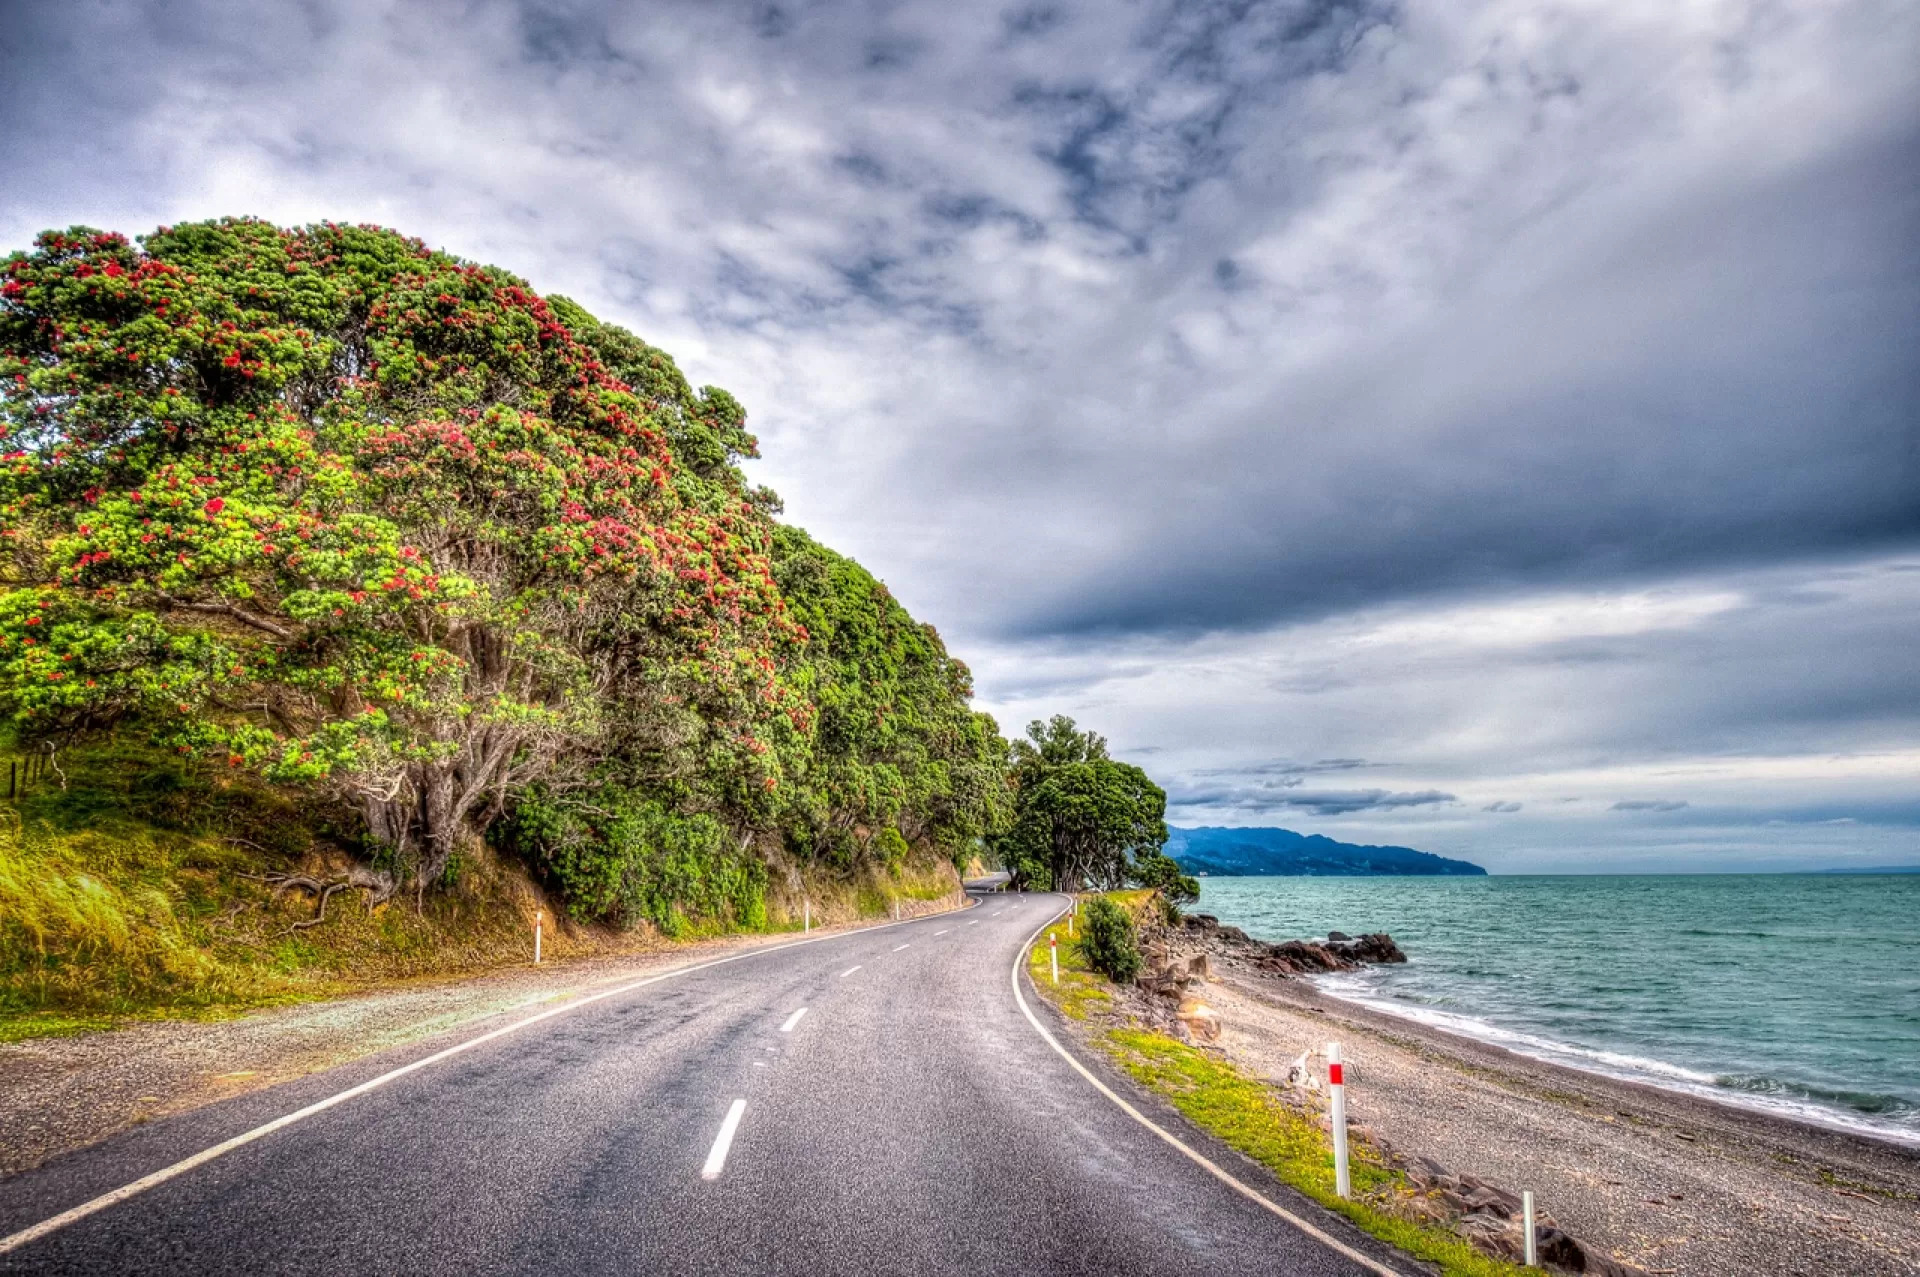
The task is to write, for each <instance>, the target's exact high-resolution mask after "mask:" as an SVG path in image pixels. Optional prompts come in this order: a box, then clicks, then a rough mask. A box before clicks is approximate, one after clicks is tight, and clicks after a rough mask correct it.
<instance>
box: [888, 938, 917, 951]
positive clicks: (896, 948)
mask: <svg viewBox="0 0 1920 1277" xmlns="http://www.w3.org/2000/svg"><path fill="white" fill-rule="evenodd" d="M911 948H913V942H912V941H911V940H909V941H908V942H907V943H906V944H903V945H896V946H895V947H894V950H893V951H894V952H895V953H898V952H900V950H902V949H911Z"/></svg>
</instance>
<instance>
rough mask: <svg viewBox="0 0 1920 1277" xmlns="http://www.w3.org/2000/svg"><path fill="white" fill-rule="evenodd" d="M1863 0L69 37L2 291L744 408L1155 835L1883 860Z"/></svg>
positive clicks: (953, 10) (788, 11) (101, 11)
mask: <svg viewBox="0 0 1920 1277" xmlns="http://www.w3.org/2000/svg"><path fill="white" fill-rule="evenodd" d="M1916 66H1920V6H1916V5H1915V4H1913V3H1912V0H1858V2H1838V3H1822V2H1820V0H1795V2H1793V3H1781V2H1779V0H1753V2H1738V0H1725V2H1719V0H1591V2H1568V3H1524V2H1521V0H1487V2H1475V0H1446V2H1445V3H1431V4H1426V5H1416V6H1400V5H1392V4H1369V3H1280V4H1264V3H1259V2H1258V0H1233V2H1231V3H1228V2H1225V0H1221V2H1200V0H1178V2H1177V3H1107V4H1096V3H1057V4H1054V3H1035V4H1013V5H1006V6H1002V5H996V4H993V3H981V4H956V3H953V2H952V0H924V2H921V0H915V2H909V3H877V2H876V3H866V4H859V3H829V2H826V0H819V2H805V0H793V2H781V3H737V4H736V3H725V2H723V0H693V2H689V3H685V4H673V3H620V4H612V3H600V4H594V3H560V2H555V3H532V2H528V3H471V4H433V3H422V2H419V0H413V2H410V3H396V2H375V0H303V2H301V3H288V4H271V3H262V2H251V0H250V2H245V3H231V4H218V3H193V2H191V0H167V2H166V3H160V2H159V0H155V2H154V3H149V4H134V3H100V2H96V0H57V2H46V3H26V2H22V0H15V3H11V4H9V5H7V6H6V7H5V10H4V21H3V22H0V173H3V174H4V180H3V181H0V248H7V249H11V248H18V247H24V246H26V245H27V244H28V242H29V241H30V240H31V237H32V235H33V234H34V233H35V232H36V231H38V230H40V229H43V228H45V227H50V226H65V225H68V224H72V223H86V224H91V225H95V226H101V227H108V228H112V229H116V230H121V231H126V232H129V233H134V232H141V231H145V230H149V229H151V228H153V227H154V226H157V225H160V224H163V223H168V222H175V221H180V220H184V219H188V218H200V217H209V216H216V215H219V214H224V213H247V214H254V215H258V216H262V217H268V218H273V219H276V220H278V221H280V222H283V223H292V222H302V221H310V220H318V219H322V218H329V219H336V220H347V221H372V222H380V223H384V224H387V225H391V226H394V227H397V228H400V229H402V230H404V231H406V232H408V233H410V234H414V235H418V236H420V237H422V238H424V239H425V240H427V241H428V242H429V243H431V244H433V245H435V246H437V247H443V248H445V249H447V250H449V251H451V252H454V253H457V254H460V255H462V256H464V257H468V258H471V259H475V260H479V261H484V262H490V263H495V264H499V265H502V266H505V267H507V268H509V269H511V270H513V271H515V272H517V273H519V274H521V275H524V276H525V277H527V278H528V279H529V280H531V281H532V282H533V283H534V285H535V286H536V287H538V288H540V289H542V290H543V291H548V292H562V293H566V294H568V295H569V296H572V297H573V298H575V299H576V300H578V301H580V302H581V303H583V304H584V305H586V306H587V307H588V308H589V309H591V310H593V311H595V312H596V313H598V314H600V315H602V316H604V317H606V318H609V319H612V320H615V321H617V322H619V323H621V324H624V325H627V326H628V327H631V328H633V329H634V330H636V331H638V332H639V333H641V334H643V335H644V336H646V337H647V338H648V339H650V340H652V341H654V342H655V343H656V344H659V345H661V346H663V347H665V348H666V349H668V350H669V351H671V352H673V353H674V354H675V355H676V356H677V357H678V358H679V360H680V362H681V364H682V366H683V367H685V368H686V370H687V371H688V373H689V375H690V376H691V377H692V378H693V379H694V380H695V382H696V384H699V383H712V384H717V385H721V386H725V387H727V388H728V389H730V390H732V391H734V392H735V393H736V394H738V395H740V397H741V398H742V399H743V400H744V401H745V402H746V404H747V405H748V408H749V410H750V412H751V413H752V416H753V426H754V428H755V429H756V431H757V432H758V433H759V435H760V437H761V440H762V446H763V450H764V451H765V454H766V457H765V459H764V460H763V461H761V462H758V463H755V465H754V475H755V478H756V479H758V480H760V481H762V482H766V483H769V484H771V485H772V486H773V487H775V488H777V489H778V490H779V491H780V492H781V493H782V494H783V495H784V496H785V497H786V499H787V514H788V517H789V518H791V519H792V520H794V521H795V522H798V523H800V524H802V525H804V526H806V527H808V528H809V529H810V530H812V531H814V532H815V533H816V534H817V535H819V536H821V537H822V538H823V539H825V540H827V541H828V542H829V543H831V544H833V545H835V546H837V547H838V548H840V549H842V550H844V551H846V552H848V553H851V554H853V555H855V556H856V557H858V558H859V559H860V560H862V561H863V562H864V563H866V564H867V565H868V566H869V567H870V568H872V569H873V570H874V571H875V572H876V573H877V574H879V575H880V576H882V577H883V578H885V579H886V580H887V581H888V583H889V584H890V585H891V586H892V587H893V588H894V590H895V592H896V593H897V594H898V595H899V596H900V597H901V598H902V599H903V600H904V601H905V602H906V603H907V604H908V606H909V607H911V608H912V609H913V610H914V612H915V613H916V614H917V615H919V616H920V617H922V618H923V619H926V620H929V621H931V622H933V623H934V624H935V625H937V626H938V627H939V629H940V631H941V633H942V634H943V635H944V636H945V637H946V639H947V641H948V643H949V645H950V646H952V647H953V648H954V649H955V650H956V652H957V653H958V654H959V655H961V656H962V657H964V658H965V659H967V660H968V661H969V662H970V663H971V664H973V666H974V668H975V670H976V673H977V674H978V677H979V687H980V693H981V698H982V702H983V704H984V706H985V707H986V708H988V709H990V710H992V711H993V712H994V713H996V714H997V715H999V717H1000V719H1001V723H1002V726H1003V727H1004V728H1006V729H1007V730H1009V731H1015V730H1017V729H1018V728H1019V727H1020V726H1021V725H1022V724H1023V723H1024V722H1025V721H1026V720H1027V719H1029V718H1031V717H1034V716H1037V715H1042V714H1046V713H1052V712H1056V711H1064V712H1067V713H1070V714H1073V715H1075V716H1076V717H1078V718H1079V719H1081V720H1082V721H1083V722H1084V723H1086V724H1088V725H1091V726H1093V727H1095V728H1097V729H1099V730H1101V731H1104V732H1105V733H1107V734H1108V736H1109V737H1110V738H1111V739H1112V741H1113V744H1114V746H1115V748H1116V750H1117V751H1118V752H1120V753H1121V754H1122V755H1123V756H1124V757H1127V758H1129V759H1132V760H1134V761H1137V762H1140V763H1141V764H1143V765H1144V766H1146V767H1147V768H1148V770H1149V771H1150V772H1151V773H1152V774H1153V775H1154V776H1155V777H1156V778H1157V779H1158V780H1160V781H1161V783H1162V784H1164V785H1165V786H1166V787H1167V789H1168V791H1169V793H1170V794H1171V796H1172V800H1173V803H1174V807H1173V810H1172V812H1171V816H1172V818H1173V819H1174V820H1175V821H1176V823H1182V824H1202V823H1205V824H1240V825H1247V824H1275V825H1283V826H1286V827H1288V828H1293V829H1300V830H1306V831H1313V832H1322V833H1327V834H1329V835H1332V836H1334V837H1339V838H1345V839H1349V840H1359V841H1376V842H1379V841H1390V842H1397V843H1403V844H1407V845H1411V846H1415V847H1419V848H1422V849H1425V850H1430V851H1436V852H1441V853H1444V854H1452V855H1463V856H1467V857H1470V858H1472V859H1475V860H1478V861H1480V862H1481V863H1483V864H1486V865H1487V866H1489V867H1490V868H1493V869H1496V870H1503V871H1526V870H1531V869H1546V870H1607V869H1620V870H1662V869H1675V870H1683V869H1684V870H1698V869H1722V868H1724V869H1748V868H1769V867H1783V868H1791V867H1801V866H1807V865H1824V864H1842V863H1854V864H1870V863H1897V862H1920V644H1916V642H1915V630H1916V620H1920V340H1916V339H1920V76H1916V74H1915V71H1914V68H1915V67H1916Z"/></svg>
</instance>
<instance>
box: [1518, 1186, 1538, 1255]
mask: <svg viewBox="0 0 1920 1277" xmlns="http://www.w3.org/2000/svg"><path fill="white" fill-rule="evenodd" d="M1520 1228H1521V1230H1522V1233H1523V1236H1524V1238H1525V1245H1526V1256H1527V1267H1529V1268H1538V1267H1539V1266H1540V1252H1539V1250H1538V1249H1537V1243H1536V1242H1535V1241H1534V1239H1533V1190H1532V1189H1527V1190H1526V1191H1525V1192H1523V1193H1521V1194H1520Z"/></svg>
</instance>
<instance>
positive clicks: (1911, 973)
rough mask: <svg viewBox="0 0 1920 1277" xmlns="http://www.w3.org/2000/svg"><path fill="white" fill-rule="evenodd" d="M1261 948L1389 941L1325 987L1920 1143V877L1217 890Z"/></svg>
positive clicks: (1491, 881) (1247, 882)
mask: <svg viewBox="0 0 1920 1277" xmlns="http://www.w3.org/2000/svg"><path fill="white" fill-rule="evenodd" d="M1194 908H1195V909H1196V910H1198V911H1200V912H1204V913H1211V914H1216V915H1218V916H1219V918H1220V920H1221V921H1222V922H1229V923H1232V924H1234V925H1235V926H1238V927H1240V928H1242V929H1243V930H1245V931H1246V932H1247V933H1248V934H1249V935H1253V936H1257V937H1259V938H1261V939H1263V940H1285V939H1293V938H1308V937H1318V936H1324V935H1326V933H1327V932H1328V931H1330V930H1338V931H1345V932H1347V933H1348V934H1350V935H1359V934H1360V933H1362V932H1366V931H1387V932H1391V933H1392V935H1393V937H1394V939H1395V940H1396V941H1398V942H1399V944H1400V947H1401V948H1402V949H1404V950H1406V952H1407V956H1408V959H1409V961H1408V963H1407V965H1406V966H1404V967H1401V966H1393V967H1377V968H1372V969H1369V970H1367V971H1364V972H1359V973H1353V974H1341V975H1336V976H1326V977H1322V978H1321V980H1320V981H1319V983H1320V984H1321V987H1322V988H1324V989H1325V990H1326V991H1327V992H1328V993H1331V994H1335V995H1338V996H1340V997H1345V998H1351V999H1354V1000H1357V1001H1360V1002H1365V1003H1368V1004H1370V1005H1373V1006H1376V1007H1378V1008H1380V1009H1381V1010H1385V1011H1392V1012H1395V1013H1397V1014H1400V1015H1404V1016H1409V1017H1412V1018H1414V1019H1419V1020H1424V1021H1427V1022H1428V1023H1431V1024H1435V1025H1438V1026H1441V1027H1444V1028H1449V1029H1452V1030H1454V1031H1456V1032H1461V1033H1467V1034H1470V1035H1472V1036H1474V1037H1477V1038H1481V1039H1483V1040H1486V1041H1489V1042H1494V1043H1497V1044H1499V1045H1501V1046H1505V1047H1507V1048H1509V1049H1511V1050H1514V1051H1519V1052H1522V1053H1525V1054H1528V1055H1533V1056H1537V1057H1540V1058H1542V1059H1547V1060H1552V1061H1554V1062H1556V1063H1560V1064H1565V1065H1571V1066H1573V1067H1576V1068H1583V1069H1588V1070H1592V1071H1595V1072H1601V1073H1608V1074H1612V1075H1614V1076H1617V1077H1624V1078H1630V1079H1633V1080H1635V1081H1640V1082H1648V1083H1653V1084H1655V1085H1659V1086H1665V1087H1670V1088H1674V1089H1678V1090H1685V1091H1691V1092H1694V1093H1696V1094H1701V1095H1708V1096H1712V1097H1714V1098H1716V1099H1720V1100H1724V1101H1729V1102H1732V1103H1736V1104H1745V1105H1750V1106H1754V1107H1759V1108H1765V1109H1770V1110H1772V1111H1774V1112H1778V1113H1783V1114H1787V1115H1791V1116H1795V1117H1799V1118H1802V1119H1807V1120H1812V1121H1817V1122H1821V1123H1823V1124H1827V1125H1839V1126H1845V1127H1849V1128H1852V1129H1855V1130H1862V1131H1868V1132H1872V1133H1875V1134H1879V1135H1881V1136H1884V1137H1890V1138H1893V1139H1896V1140H1899V1141H1901V1142H1902V1143H1908V1144H1920V875H1892V874H1889V875H1874V876H1859V877H1855V876H1798V875H1791V876H1790V875H1777V874H1727V875H1684V876H1682V875H1672V876H1645V877H1639V876H1636V877H1544V876H1543V877H1530V876H1513V877H1507V876H1500V877H1487V878H1207V879H1202V880H1201V897H1200V903H1199V904H1198V905H1196V906H1194Z"/></svg>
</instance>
